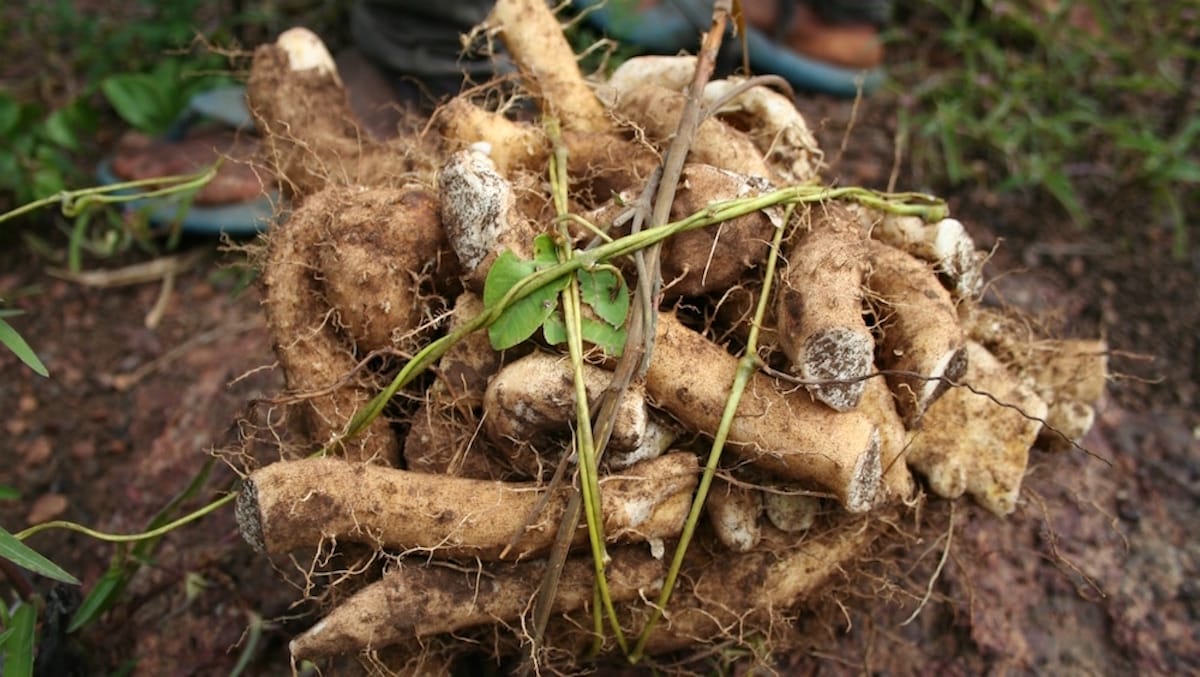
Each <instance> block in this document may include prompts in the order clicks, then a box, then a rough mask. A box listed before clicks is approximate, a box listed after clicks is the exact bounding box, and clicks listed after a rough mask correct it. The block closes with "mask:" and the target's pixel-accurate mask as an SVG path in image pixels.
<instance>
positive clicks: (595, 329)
mask: <svg viewBox="0 0 1200 677" xmlns="http://www.w3.org/2000/svg"><path fill="white" fill-rule="evenodd" d="M580 334H581V337H582V338H583V340H584V341H585V342H586V343H590V344H592V345H594V346H600V347H601V348H603V349H604V352H606V353H608V354H609V355H612V356H613V357H620V356H621V353H622V352H624V350H625V339H626V338H627V336H628V332H627V331H626V330H625V328H624V327H613V326H612V325H610V324H608V323H607V322H604V321H601V320H597V319H596V318H594V317H584V318H581V320H580ZM542 336H543V337H545V339H546V343H549V344H550V345H552V346H557V345H561V344H563V343H566V342H567V325H566V323H564V322H563V316H562V312H561V311H559V310H555V311H554V312H553V313H552V314H551V315H550V317H548V318H546V321H545V322H544V323H543V324H542Z"/></svg>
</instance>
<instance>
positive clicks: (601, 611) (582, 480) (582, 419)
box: [548, 124, 628, 653]
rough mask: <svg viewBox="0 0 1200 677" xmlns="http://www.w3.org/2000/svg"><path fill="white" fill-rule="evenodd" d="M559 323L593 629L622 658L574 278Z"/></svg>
mask: <svg viewBox="0 0 1200 677" xmlns="http://www.w3.org/2000/svg"><path fill="white" fill-rule="evenodd" d="M548 127H549V130H550V135H551V138H553V139H555V140H556V143H555V149H554V154H553V155H551V157H550V185H551V187H552V191H551V192H552V194H553V196H554V206H555V211H557V212H558V214H559V215H560V216H561V215H564V214H567V213H568V209H569V208H568V204H567V158H566V154H567V152H566V146H564V145H563V144H562V143H561V140H559V139H558V136H559V135H558V126H557V124H550V125H548ZM565 224H566V222H565V221H562V220H561V219H560V223H559V229H560V233H559V234H560V239H561V242H560V243H559V259H560V260H561V261H564V262H565V261H570V260H571V259H572V258H573V256H574V251H573V248H572V247H571V244H570V243H571V240H570V237H569V233H567V229H566V225H565ZM562 306H563V321H564V323H565V324H566V329H567V352H568V354H569V355H570V358H571V370H572V372H573V377H574V381H575V440H576V448H577V450H578V454H579V464H578V467H579V490H580V493H581V494H582V495H583V514H584V516H585V518H586V521H587V528H588V540H589V541H590V543H591V548H592V562H593V563H594V565H595V568H596V583H595V586H596V591H595V594H596V597H597V598H598V599H599V601H600V603H601V605H602V607H601V606H596V607H594V610H595V615H596V619H595V620H596V624H597V626H598V627H601V628H602V627H603V626H604V621H603V616H605V615H607V616H608V618H609V620H610V621H611V624H612V629H613V634H614V636H615V637H616V641H617V645H618V646H620V647H621V651H622V652H626V653H627V652H628V648H627V646H626V643H625V634H624V633H623V632H622V631H621V623H620V620H619V619H618V618H617V612H616V609H615V607H614V606H613V601H612V595H611V594H610V593H609V590H608V579H607V576H605V573H604V568H605V562H607V561H608V551H607V550H606V548H605V546H604V517H603V514H602V513H601V507H600V477H599V474H600V468H599V462H598V459H597V454H596V447H595V443H594V441H593V439H592V415H591V412H590V411H589V406H588V396H587V385H586V382H585V381H584V376H583V326H582V325H583V310H582V308H581V302H580V298H579V278H578V277H577V276H575V275H571V279H570V282H569V283H568V284H567V288H566V289H564V290H563V292H562ZM595 641H596V644H595V646H594V647H593V650H594V651H598V650H599V648H600V647H601V646H602V644H603V636H602V635H600V634H597V635H596V640H595Z"/></svg>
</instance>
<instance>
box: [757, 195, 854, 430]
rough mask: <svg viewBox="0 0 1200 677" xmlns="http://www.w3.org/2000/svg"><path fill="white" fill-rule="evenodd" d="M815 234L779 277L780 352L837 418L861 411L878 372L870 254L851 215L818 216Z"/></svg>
mask: <svg viewBox="0 0 1200 677" xmlns="http://www.w3.org/2000/svg"><path fill="white" fill-rule="evenodd" d="M812 217H813V223H812V227H811V229H810V230H809V231H808V232H807V233H806V234H804V235H803V236H802V237H800V238H799V239H798V240H797V242H796V244H795V246H794V247H792V249H791V251H790V252H789V253H788V255H787V265H786V268H784V270H783V272H782V274H781V275H780V277H779V292H778V296H777V297H776V304H775V306H776V310H775V316H776V328H777V331H778V333H777V339H776V340H777V341H778V344H779V347H780V348H781V349H782V350H783V352H784V354H785V355H787V357H788V359H789V360H791V363H792V370H793V371H794V372H795V373H796V374H797V375H798V376H799V377H800V378H801V379H803V380H805V381H810V382H815V381H819V382H820V383H810V384H806V386H805V387H806V388H808V391H809V392H810V393H812V396H813V397H815V398H816V399H818V400H820V401H822V402H824V403H825V404H827V405H829V406H830V407H832V408H834V409H835V410H837V411H849V410H851V409H854V408H855V407H857V406H858V403H859V400H861V399H862V394H863V389H865V388H866V380H865V378H866V376H867V375H868V374H870V373H871V371H872V370H873V368H874V364H873V363H874V358H875V339H874V338H873V337H872V336H871V332H870V330H868V329H867V324H866V321H865V320H864V319H863V294H862V284H863V275H864V273H865V271H866V266H867V258H866V256H867V247H866V244H865V243H864V241H863V239H862V235H861V234H860V233H859V231H858V228H857V224H856V223H854V222H853V221H852V220H851V219H850V218H848V215H847V212H846V210H845V209H844V208H843V207H841V206H839V205H836V204H824V205H821V206H819V207H816V208H814V209H813V210H812Z"/></svg>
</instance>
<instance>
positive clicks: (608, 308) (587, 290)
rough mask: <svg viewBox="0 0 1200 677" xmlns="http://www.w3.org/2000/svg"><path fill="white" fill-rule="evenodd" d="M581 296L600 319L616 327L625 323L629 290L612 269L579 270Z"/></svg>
mask: <svg viewBox="0 0 1200 677" xmlns="http://www.w3.org/2000/svg"><path fill="white" fill-rule="evenodd" d="M579 296H580V298H581V299H582V300H583V302H584V303H586V304H588V305H589V306H591V307H592V310H593V311H595V313H596V315H597V316H598V317H599V318H600V319H602V320H604V321H605V322H607V323H609V324H610V325H612V326H614V327H620V326H621V325H623V324H625V317H626V316H627V315H628V314H629V290H628V289H627V288H626V287H625V283H624V282H623V281H622V280H621V278H620V277H619V276H618V275H617V274H616V273H615V272H614V271H613V270H612V269H610V268H600V269H598V270H581V271H579Z"/></svg>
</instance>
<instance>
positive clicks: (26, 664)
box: [0, 603, 37, 677]
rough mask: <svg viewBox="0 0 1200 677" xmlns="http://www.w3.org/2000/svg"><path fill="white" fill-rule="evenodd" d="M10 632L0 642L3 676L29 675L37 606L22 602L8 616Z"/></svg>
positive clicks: (31, 670) (21, 676) (31, 665)
mask: <svg viewBox="0 0 1200 677" xmlns="http://www.w3.org/2000/svg"><path fill="white" fill-rule="evenodd" d="M9 622H10V624H11V627H10V630H11V632H6V633H5V634H4V642H3V643H0V656H3V658H4V661H3V664H2V665H3V667H4V675H5V677H30V675H32V674H33V639H34V636H35V630H36V629H37V608H36V607H34V606H33V605H32V604H25V603H22V604H20V605H19V606H17V610H16V611H14V612H13V614H12V616H11V617H10V618H9Z"/></svg>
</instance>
